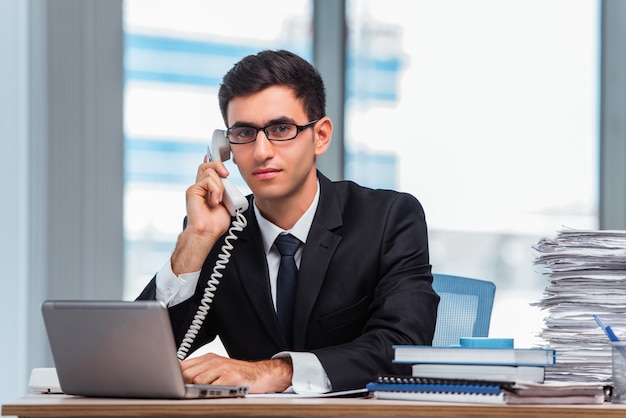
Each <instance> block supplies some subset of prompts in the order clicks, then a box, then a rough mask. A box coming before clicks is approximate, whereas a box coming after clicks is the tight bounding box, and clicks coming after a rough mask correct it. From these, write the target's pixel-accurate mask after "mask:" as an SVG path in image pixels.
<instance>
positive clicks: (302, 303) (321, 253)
mask: <svg viewBox="0 0 626 418" xmlns="http://www.w3.org/2000/svg"><path fill="white" fill-rule="evenodd" d="M318 177H319V179H320V201H319V204H318V207H317V211H316V213H315V217H314V218H313V223H312V225H311V230H310V231H309V235H308V237H307V240H306V245H305V247H304V252H303V254H302V260H301V262H300V270H299V274H298V288H297V290H296V305H295V309H294V348H295V349H302V348H303V347H304V343H305V337H306V332H307V324H308V321H309V317H310V315H311V311H312V309H313V306H314V305H315V301H316V300H317V297H318V295H319V292H320V289H321V287H322V284H323V282H324V278H325V277H326V270H327V269H328V265H329V264H330V260H331V259H332V257H333V254H334V253H335V250H336V249H337V246H338V245H339V243H340V242H341V236H340V235H338V234H335V233H334V232H333V230H334V229H336V228H338V227H339V226H341V225H342V222H343V221H342V219H341V205H340V203H339V198H338V196H337V195H336V193H335V189H334V186H333V184H332V183H331V182H330V180H328V179H327V178H326V177H324V176H323V175H322V174H320V173H319V172H318Z"/></svg>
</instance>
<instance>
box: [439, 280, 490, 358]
mask: <svg viewBox="0 0 626 418" xmlns="http://www.w3.org/2000/svg"><path fill="white" fill-rule="evenodd" d="M433 289H434V290H435V292H437V294H438V295H439V296H440V297H441V300H440V301H439V308H438V309H437V324H436V326H435V336H434V338H433V346H436V347H445V346H449V345H458V344H459V339H460V338H462V337H487V336H488V335H489V323H490V321H491V310H492V308H493V299H494V296H495V293H496V286H495V284H493V283H492V282H490V281H486V280H478V279H470V278H468V277H461V276H452V275H448V274H433Z"/></svg>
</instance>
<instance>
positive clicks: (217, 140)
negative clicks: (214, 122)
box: [207, 129, 248, 216]
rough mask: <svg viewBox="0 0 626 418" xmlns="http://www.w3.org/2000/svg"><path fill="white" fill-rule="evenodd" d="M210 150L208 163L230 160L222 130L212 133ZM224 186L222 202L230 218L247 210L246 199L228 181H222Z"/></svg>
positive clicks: (226, 140)
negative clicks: (238, 212)
mask: <svg viewBox="0 0 626 418" xmlns="http://www.w3.org/2000/svg"><path fill="white" fill-rule="evenodd" d="M211 145H212V148H213V152H211V148H209V147H207V157H209V161H227V160H229V159H230V143H229V142H228V139H226V132H224V130H223V129H216V130H215V131H213V138H212V140H211ZM222 183H223V184H224V195H223V197H222V202H223V203H224V206H226V209H228V211H229V212H230V215H231V216H235V214H236V213H237V211H238V210H240V211H242V212H243V211H245V210H246V209H248V199H246V197H245V196H244V195H243V194H242V193H241V192H240V191H239V190H238V189H237V188H236V187H235V186H234V185H233V184H232V183H231V182H230V180H228V179H222Z"/></svg>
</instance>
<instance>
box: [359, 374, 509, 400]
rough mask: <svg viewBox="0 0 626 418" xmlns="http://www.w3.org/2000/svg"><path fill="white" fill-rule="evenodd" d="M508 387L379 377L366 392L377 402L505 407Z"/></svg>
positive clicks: (455, 380) (482, 382)
mask: <svg viewBox="0 0 626 418" xmlns="http://www.w3.org/2000/svg"><path fill="white" fill-rule="evenodd" d="M505 386H506V384H504V383H503V384H501V383H498V382H485V381H475V380H462V379H461V380H460V379H431V378H421V377H411V376H378V377H377V379H376V381H374V382H370V383H368V384H367V389H368V390H369V391H370V393H371V394H372V395H373V396H374V397H375V398H378V399H392V400H413V401H432V402H469V403H489V404H505V403H506V400H505V397H504V391H503V387H505Z"/></svg>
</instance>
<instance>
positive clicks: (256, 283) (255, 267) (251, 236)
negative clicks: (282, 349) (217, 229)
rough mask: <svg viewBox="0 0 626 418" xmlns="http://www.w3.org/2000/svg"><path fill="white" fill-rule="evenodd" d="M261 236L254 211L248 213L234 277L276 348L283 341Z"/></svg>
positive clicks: (281, 344) (237, 243)
mask: <svg viewBox="0 0 626 418" xmlns="http://www.w3.org/2000/svg"><path fill="white" fill-rule="evenodd" d="M260 237H261V232H260V231H259V225H258V223H257V221H256V218H255V216H254V210H253V209H250V210H249V211H248V226H247V227H246V228H245V229H244V230H243V231H242V232H241V234H240V235H239V238H238V240H237V242H236V243H234V244H233V246H234V247H236V252H237V255H236V256H233V258H232V260H233V261H235V266H236V271H237V273H236V274H237V275H238V276H239V280H240V281H241V285H242V288H243V291H244V293H245V294H246V297H247V299H248V300H249V302H250V305H251V306H252V307H253V308H254V310H255V311H256V312H257V315H258V317H259V318H263V320H262V321H261V322H262V323H263V325H264V326H265V328H266V329H267V331H268V334H269V335H271V336H273V337H274V340H275V341H276V344H277V345H278V346H284V345H285V344H286V341H285V339H284V337H283V336H282V329H281V328H280V324H279V323H278V319H277V317H276V312H275V310H274V304H273V303H272V296H271V289H270V281H269V273H268V270H267V259H266V258H265V252H264V249H263V243H262V241H261V238H260ZM235 309H236V307H235Z"/></svg>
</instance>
